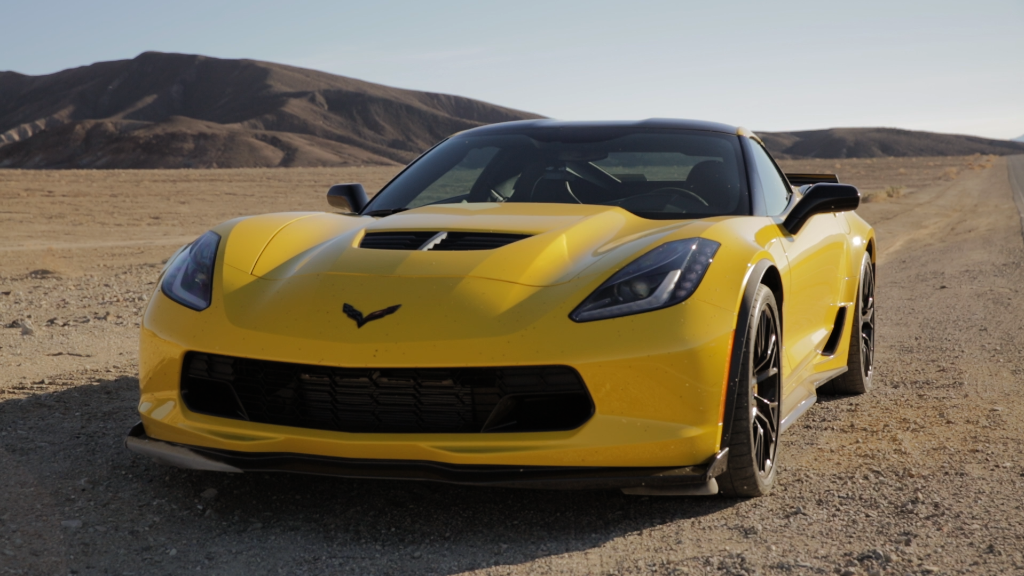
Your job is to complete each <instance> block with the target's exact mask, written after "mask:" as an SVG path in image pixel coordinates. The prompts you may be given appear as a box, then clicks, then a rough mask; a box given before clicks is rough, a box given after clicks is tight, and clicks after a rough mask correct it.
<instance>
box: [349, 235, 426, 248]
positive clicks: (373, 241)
mask: <svg viewBox="0 0 1024 576" xmlns="http://www.w3.org/2000/svg"><path fill="white" fill-rule="evenodd" d="M436 235H437V232H368V233H367V234H366V236H363V241H362V242H360V243H359V247H360V248H369V249H371V250H419V249H420V246H423V245H424V244H426V243H427V241H428V240H430V239H431V238H433V237H434V236H436Z"/></svg>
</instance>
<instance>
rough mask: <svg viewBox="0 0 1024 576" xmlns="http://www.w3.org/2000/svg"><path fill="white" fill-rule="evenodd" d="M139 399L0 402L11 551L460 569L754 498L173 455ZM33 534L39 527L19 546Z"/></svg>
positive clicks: (129, 394)
mask: <svg viewBox="0 0 1024 576" xmlns="http://www.w3.org/2000/svg"><path fill="white" fill-rule="evenodd" d="M137 398H138V379H137V378H136V377H134V376H132V375H122V376H120V377H116V378H112V379H105V380H99V381H97V382H96V383H94V384H86V385H78V386H73V387H68V388H64V389H61V390H58V391H54V392H51V393H44V394H38V395H35V396H31V397H28V398H25V399H8V400H3V401H0V468H2V469H3V470H4V473H2V474H0V552H3V550H7V551H9V552H12V555H7V556H0V560H4V561H7V562H9V563H10V564H9V565H10V566H12V567H13V568H12V569H15V568H17V567H18V566H22V565H24V566H27V567H29V568H34V569H32V570H30V572H29V573H34V572H36V571H37V570H35V569H39V570H38V571H39V572H47V573H55V572H56V571H62V570H63V571H65V573H66V570H75V571H78V572H79V573H89V572H90V570H96V571H98V572H105V571H110V572H140V573H149V572H151V571H154V570H155V569H157V568H158V570H157V571H159V572H167V573H173V572H178V571H180V570H185V569H187V570H190V571H191V570H194V569H197V568H200V569H202V568H210V569H214V570H215V571H216V572H218V573H227V574H232V573H239V574H242V573H269V572H275V573H276V572H278V571H284V572H287V573H293V572H299V571H303V570H308V571H310V572H313V573H321V572H332V571H338V570H346V571H347V570H353V571H355V572H356V573H409V572H415V573H426V574H451V573H457V572H463V571H467V570H474V569H481V568H486V567H490V566H494V565H515V564H522V563H526V562H531V561H533V560H536V559H538V558H543V557H546V556H556V555H561V554H565V553H568V552H577V551H584V550H589V549H593V548H597V547H600V546H602V545H603V544H605V543H607V542H609V541H611V540H614V539H616V538H619V537H621V536H624V535H627V534H630V533H636V532H640V531H643V530H646V529H650V528H654V527H658V526H662V525H666V524H670V523H673V522H677V521H680V520H686V519H693V518H699V517H703V516H707V515H709V514H714V513H716V512H719V511H721V510H723V509H726V508H729V507H732V506H735V505H736V504H738V503H740V502H742V501H741V500H735V499H728V498H723V497H703V498H699V497H693V498H685V497H663V498H648V497H637V496H626V495H623V494H621V493H620V492H618V491H542V490H515V489H502V488H480V487H467V486H452V485H444V484H433V483H425V482H400V481H372V480H348V479H340V478H332V477H317V476H300V475H289V474H271V473H265V474H262V473H261V474H238V475H234V474H221V473H209V472H197V471H189V470H180V469H175V468H167V467H163V466H160V465H158V464H155V463H153V462H152V461H150V460H148V459H146V458H144V457H141V456H138V455H135V454H132V453H130V452H128V451H127V450H125V449H124V447H123V440H124V436H125V434H126V432H127V430H128V428H129V427H130V426H131V425H132V424H134V423H135V422H136V413H135V404H136V402H137ZM79 523H80V524H79ZM10 526H14V527H15V530H14V531H12V530H11V529H10ZM5 527H6V529H5ZM19 533H20V534H22V535H28V534H33V536H32V539H31V540H27V539H26V538H19V539H20V541H21V542H22V543H21V544H19V545H17V546H14V544H11V542H13V539H14V538H15V537H14V536H11V534H19ZM5 538H6V540H5ZM26 542H29V543H28V544H25V543H26ZM44 560H45V561H44Z"/></svg>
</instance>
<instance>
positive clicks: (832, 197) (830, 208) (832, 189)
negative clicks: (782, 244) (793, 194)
mask: <svg viewBox="0 0 1024 576" xmlns="http://www.w3.org/2000/svg"><path fill="white" fill-rule="evenodd" d="M858 206H860V190H857V187H856V186H850V185H849V184H828V183H820V184H815V185H813V186H811V187H810V188H809V189H808V190H807V193H806V194H804V197H803V198H801V199H800V201H799V202H797V203H796V206H794V207H793V209H792V210H791V211H790V212H789V215H788V216H786V220H785V221H784V222H783V223H782V225H783V226H784V227H785V228H786V230H789V233H790V234H796V233H797V232H798V231H799V230H800V228H802V227H803V225H804V224H805V223H806V222H807V220H809V219H810V218H811V216H814V215H815V214H831V213H833V212H846V211H848V210H856V209H857V207H858Z"/></svg>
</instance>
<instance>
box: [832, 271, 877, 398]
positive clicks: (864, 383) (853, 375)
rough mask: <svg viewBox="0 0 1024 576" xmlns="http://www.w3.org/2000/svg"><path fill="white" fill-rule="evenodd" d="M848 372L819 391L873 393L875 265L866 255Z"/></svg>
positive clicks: (855, 314) (858, 295) (859, 289)
mask: <svg viewBox="0 0 1024 576" xmlns="http://www.w3.org/2000/svg"><path fill="white" fill-rule="evenodd" d="M853 330H854V332H853V334H851V335H850V354H849V359H848V360H847V363H846V367H847V370H846V372H845V373H844V374H842V375H841V376H839V377H838V378H835V379H833V380H832V381H830V382H828V383H827V384H825V385H824V386H822V387H821V388H819V390H821V391H822V393H825V394H864V393H865V392H867V391H869V390H871V381H872V377H873V376H874V374H875V265H874V264H872V263H871V255H870V254H866V253H865V254H864V258H863V260H862V261H861V267H860V286H859V287H858V288H857V310H856V312H855V313H854V316H853Z"/></svg>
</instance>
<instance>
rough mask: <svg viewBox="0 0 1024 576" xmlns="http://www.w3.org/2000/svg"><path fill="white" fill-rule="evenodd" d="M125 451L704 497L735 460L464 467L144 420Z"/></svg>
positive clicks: (241, 466)
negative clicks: (149, 430) (195, 441)
mask: <svg viewBox="0 0 1024 576" xmlns="http://www.w3.org/2000/svg"><path fill="white" fill-rule="evenodd" d="M125 447H126V448H127V449H128V450H130V451H132V452H135V453H136V454H141V455H143V456H148V457H150V458H152V459H153V460H155V461H157V462H159V463H161V464H165V465H170V466H177V467H179V468H187V469H192V470H208V471H214V472H232V473H241V472H291V473H299V474H315V475H320V476H337V477H342V478H361V479H375V480H419V481H426V482H441V483H445V484H463V485H473V486H493V487H507V488H546V489H565V490H581V489H591V490H596V489H637V488H646V489H650V490H655V491H657V490H664V489H680V488H682V489H686V488H690V489H693V493H699V490H700V489H701V488H702V487H705V486H708V485H709V484H711V483H712V482H713V480H714V478H715V477H716V476H718V475H720V474H722V473H723V472H725V470H726V465H727V462H728V459H729V458H728V453H729V449H728V448H726V449H725V450H722V451H720V452H718V453H717V454H715V455H714V456H713V457H712V458H711V459H710V460H709V461H708V462H706V463H704V464H700V465H696V466H684V467H681V468H662V467H644V468H617V467H585V466H577V467H573V466H494V465H460V464H445V463H442V462H430V461H422V460H419V461H417V460H379V459H363V458H333V457H327V456H312V455H308V454H291V453H259V452H257V453H252V452H236V451H232V450H219V449H214V448H204V447H201V446H184V445H180V444H175V443H171V442H163V441H161V440H155V439H153V438H150V437H149V436H147V435H146V430H145V427H144V426H143V425H142V423H141V422H139V423H138V424H136V425H135V426H133V427H132V429H131V430H130V431H129V432H128V437H127V438H126V439H125Z"/></svg>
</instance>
